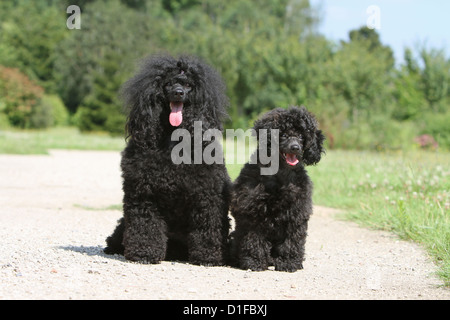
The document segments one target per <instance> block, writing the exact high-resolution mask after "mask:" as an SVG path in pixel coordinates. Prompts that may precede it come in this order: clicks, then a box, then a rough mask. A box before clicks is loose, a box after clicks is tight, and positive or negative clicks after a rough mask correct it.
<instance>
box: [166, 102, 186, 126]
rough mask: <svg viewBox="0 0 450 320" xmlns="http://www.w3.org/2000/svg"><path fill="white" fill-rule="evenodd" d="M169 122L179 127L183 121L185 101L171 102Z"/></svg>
mask: <svg viewBox="0 0 450 320" xmlns="http://www.w3.org/2000/svg"><path fill="white" fill-rule="evenodd" d="M170 110H171V111H170V116H169V122H170V124H171V125H172V126H173V127H178V126H179V125H180V124H181V122H183V102H171V103H170Z"/></svg>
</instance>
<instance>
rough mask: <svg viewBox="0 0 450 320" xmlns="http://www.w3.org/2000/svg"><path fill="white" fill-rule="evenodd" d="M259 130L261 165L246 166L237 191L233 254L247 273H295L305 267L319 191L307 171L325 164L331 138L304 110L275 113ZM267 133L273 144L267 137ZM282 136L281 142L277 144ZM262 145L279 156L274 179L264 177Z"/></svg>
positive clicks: (234, 194) (257, 125)
mask: <svg viewBox="0 0 450 320" xmlns="http://www.w3.org/2000/svg"><path fill="white" fill-rule="evenodd" d="M254 129H255V130H256V134H257V139H258V150H257V151H256V153H255V154H254V155H253V157H256V159H254V160H256V161H253V164H252V161H250V162H249V163H247V164H245V166H244V168H243V169H242V171H241V173H240V175H239V177H238V178H237V179H236V181H235V183H234V186H233V190H232V200H231V214H232V216H233V217H234V218H235V221H236V230H235V232H234V233H233V235H232V237H233V250H232V251H233V255H234V256H235V259H236V261H235V262H236V263H237V264H238V265H239V267H240V268H242V269H251V270H255V271H260V270H266V269H267V267H268V266H269V265H271V264H273V265H275V270H279V271H288V272H294V271H296V270H298V269H302V268H303V265H302V263H303V260H304V248H305V241H306V231H307V227H308V219H309V217H310V215H311V214H312V211H313V205H312V200H311V196H312V188H313V186H312V182H311V180H310V178H309V177H308V174H307V172H306V170H305V166H307V165H313V164H316V163H317V162H319V161H320V158H321V155H322V153H323V152H324V149H323V147H322V143H323V141H324V139H325V138H324V135H323V134H322V132H321V131H320V130H319V129H318V124H317V121H316V119H315V118H314V116H313V115H312V114H311V113H309V112H308V111H307V110H306V109H305V108H304V107H300V108H299V107H290V108H289V109H287V110H286V109H281V108H279V109H274V110H272V111H270V112H268V113H266V114H264V115H263V116H262V117H261V118H260V119H259V120H257V121H256V122H255V124H254ZM271 129H277V130H274V131H271ZM260 130H262V131H260ZM265 132H267V141H266V139H265V138H264V139H263V137H262V135H261V134H263V133H265ZM276 134H278V135H279V139H274V140H273V141H274V142H275V143H273V141H272V138H273V135H276ZM263 140H264V141H263ZM261 146H267V148H268V149H269V150H270V151H269V153H270V152H272V153H273V152H275V153H276V155H277V157H278V159H277V160H279V167H278V171H277V172H276V173H275V174H273V175H262V174H261V169H262V168H263V167H265V166H267V163H266V162H262V161H261V152H262V151H261V152H260V149H259V148H260V147H261ZM263 154H265V152H263Z"/></svg>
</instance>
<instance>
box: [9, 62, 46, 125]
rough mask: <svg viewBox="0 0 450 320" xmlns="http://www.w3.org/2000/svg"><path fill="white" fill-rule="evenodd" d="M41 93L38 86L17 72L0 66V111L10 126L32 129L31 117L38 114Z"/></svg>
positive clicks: (41, 90) (42, 91)
mask: <svg viewBox="0 0 450 320" xmlns="http://www.w3.org/2000/svg"><path fill="white" fill-rule="evenodd" d="M43 93H44V90H43V89H42V88H41V87H40V86H38V85H36V84H35V83H33V82H32V81H31V80H30V79H29V78H28V77H27V76H26V75H24V74H22V73H21V72H20V71H19V70H17V69H13V68H5V67H3V66H0V101H1V104H2V108H1V109H0V111H2V113H3V114H5V115H6V117H7V118H8V122H9V123H10V124H11V125H13V126H17V127H20V128H30V127H33V125H34V123H33V122H32V121H31V117H32V116H33V115H35V114H37V113H39V107H38V106H39V103H40V99H41V97H42V95H43ZM3 121H4V120H3Z"/></svg>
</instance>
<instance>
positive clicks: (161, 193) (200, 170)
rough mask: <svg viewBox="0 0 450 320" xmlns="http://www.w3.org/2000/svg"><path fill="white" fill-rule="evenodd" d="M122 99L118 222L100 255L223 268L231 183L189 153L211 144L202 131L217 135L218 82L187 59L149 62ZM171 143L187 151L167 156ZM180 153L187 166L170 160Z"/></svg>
mask: <svg viewBox="0 0 450 320" xmlns="http://www.w3.org/2000/svg"><path fill="white" fill-rule="evenodd" d="M122 95H123V98H124V101H125V105H126V106H127V107H128V108H129V114H128V118H127V127H126V128H127V132H128V138H127V146H126V148H125V150H124V151H123V152H122V161H121V168H122V177H123V191H124V198H123V211H124V216H123V218H122V219H120V220H119V224H118V226H117V227H116V229H115V231H114V233H113V234H112V235H111V236H110V237H108V238H107V239H106V243H107V247H106V248H105V250H104V251H105V253H108V254H114V253H119V254H123V255H124V256H125V258H126V259H128V260H131V261H138V262H142V263H159V262H160V261H162V260H183V261H189V262H191V263H194V264H202V265H223V264H224V261H225V258H226V248H227V238H228V232H229V218H228V207H229V201H230V187H231V181H230V178H229V176H228V173H227V170H226V168H225V165H224V162H223V161H222V162H221V163H220V162H215V163H209V164H207V163H205V161H204V160H203V159H202V158H200V161H199V160H198V158H197V155H198V154H197V155H196V154H195V151H194V146H196V145H197V146H200V151H203V150H204V149H205V148H206V147H208V146H209V145H210V144H212V143H214V142H215V140H214V139H202V137H203V134H204V133H205V131H207V130H208V129H217V130H219V131H218V132H219V133H221V131H222V130H223V127H222V120H223V119H224V117H226V116H227V112H226V107H227V106H228V99H227V97H226V95H225V85H224V83H223V81H222V79H221V78H220V76H219V74H218V73H217V72H216V71H215V70H213V69H212V68H211V67H209V66H208V65H206V64H204V63H203V62H201V61H200V60H199V59H198V58H195V57H190V56H181V57H179V58H173V57H171V56H152V57H150V58H147V59H146V60H144V62H143V64H142V67H141V69H140V71H139V72H138V73H137V74H136V75H135V76H134V77H133V78H131V79H130V80H128V82H126V83H125V85H124V86H123V89H122ZM194 122H195V124H194ZM194 129H195V130H198V131H199V133H196V134H194ZM176 130H179V131H178V132H182V133H183V132H184V133H187V134H188V138H186V134H182V135H175V133H176V132H175V131H176ZM174 136H175V139H174ZM194 136H196V138H197V140H198V139H200V142H198V141H194V140H195V139H194ZM182 138H183V139H182ZM186 140H187V141H186ZM179 143H184V145H185V146H187V149H186V148H184V149H182V152H181V151H179V150H178V149H177V150H178V151H177V152H174V147H175V146H177V145H178V144H179ZM215 146H216V149H214V150H215V152H217V154H218V155H221V156H222V160H223V153H222V150H221V149H217V148H219V147H220V145H219V144H218V143H217V144H216V145H215ZM191 151H192V152H191ZM181 153H183V159H184V160H186V159H187V160H189V161H183V162H181V163H179V161H174V159H178V156H179V154H181ZM185 153H186V154H185ZM189 153H190V154H189ZM200 156H201V155H200ZM194 158H195V159H194ZM192 159H194V160H195V162H194V161H190V160H192Z"/></svg>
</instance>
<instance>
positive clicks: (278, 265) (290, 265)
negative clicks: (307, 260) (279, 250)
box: [274, 259, 303, 272]
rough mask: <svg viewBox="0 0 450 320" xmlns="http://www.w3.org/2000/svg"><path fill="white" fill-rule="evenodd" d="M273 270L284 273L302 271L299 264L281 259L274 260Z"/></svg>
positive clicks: (301, 265)
mask: <svg viewBox="0 0 450 320" xmlns="http://www.w3.org/2000/svg"><path fill="white" fill-rule="evenodd" d="M274 264H275V270H276V271H284V272H296V271H297V270H301V269H303V264H302V263H301V262H293V261H286V260H281V259H275V262H274Z"/></svg>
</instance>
